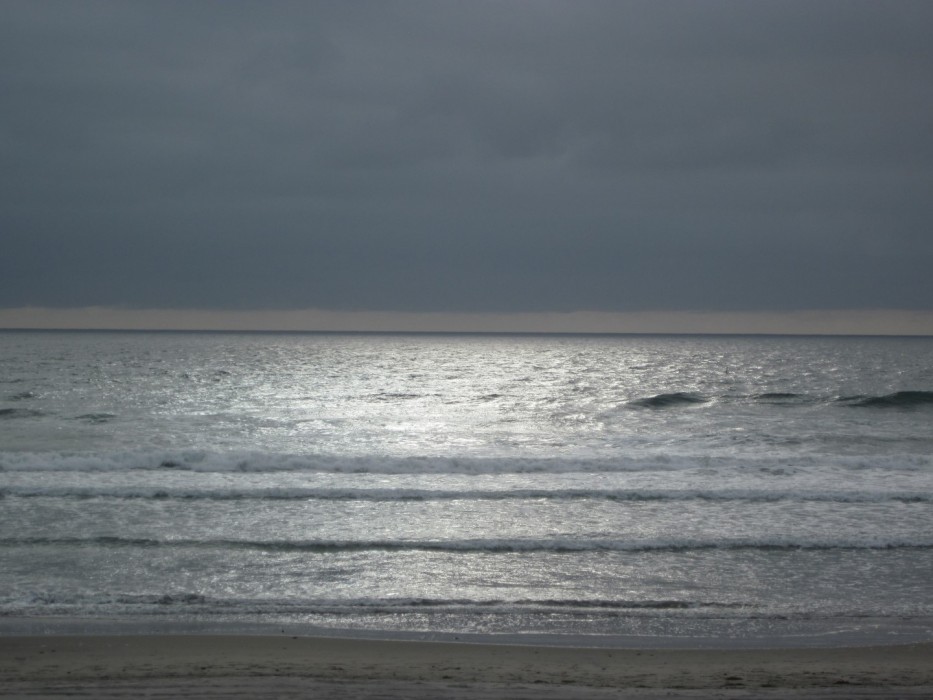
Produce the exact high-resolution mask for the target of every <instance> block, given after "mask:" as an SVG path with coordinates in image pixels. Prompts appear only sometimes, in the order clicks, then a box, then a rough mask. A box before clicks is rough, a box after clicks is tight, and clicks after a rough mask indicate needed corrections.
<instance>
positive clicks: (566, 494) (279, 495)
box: [0, 486, 933, 503]
mask: <svg viewBox="0 0 933 700" xmlns="http://www.w3.org/2000/svg"><path fill="white" fill-rule="evenodd" d="M8 496H9V497H18V498H76V499H88V498H112V499H124V500H132V499H141V500H191V501H200V500H203V501H240V500H264V501H457V500H469V501H516V500H540V501H544V500H552V501H569V500H594V501H596V500H599V501H620V502H638V501H730V502H732V501H746V502H761V503H770V502H778V501H795V502H820V503H823V502H828V503H888V502H899V503H933V492H920V491H810V490H797V491H788V490H776V489H775V490H770V489H720V490H715V489H709V490H695V489H694V490H690V489H684V490H670V489H522V488H517V489H508V490H488V489H486V490H481V489H475V490H474V489H463V490H443V489H407V488H386V489H367V488H359V489H356V488H293V487H282V488H252V489H197V488H166V487H161V486H127V487H107V486H7V487H4V488H0V498H2V497H8Z"/></svg>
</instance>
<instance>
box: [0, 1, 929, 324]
mask: <svg viewBox="0 0 933 700" xmlns="http://www.w3.org/2000/svg"><path fill="white" fill-rule="evenodd" d="M2 14H3V21H2V22H0V98H2V107H3V108H2V110H0V183H2V190H0V232H2V255H0V306H7V307H10V306H20V305H46V306H79V305H129V306H150V307H177V308H186V307H189V308H190V307H202V308H204V307H206V308H211V307H215V308H303V307H314V308H359V309H392V310H453V311H488V310H492V311H508V310H520V311H534V310H573V309H604V310H612V309H663V308H673V309H717V308H722V309H781V308H847V307H852V308H858V307H900V308H929V307H930V304H931V299H933V283H931V275H930V274H929V271H930V270H931V269H933V243H931V240H933V239H931V232H930V227H931V223H933V197H930V193H931V192H933V89H931V87H933V86H931V78H930V76H931V75H933V48H931V46H933V45H931V42H930V41H929V32H930V30H931V28H933V4H930V3H928V2H923V1H920V2H903V1H897V2H890V3H880V2H829V1H826V2H818V3H813V2H809V1H806V2H772V3H748V2H740V1H738V0H736V1H735V2H703V3H698V2H673V1H671V2H663V1H662V2H658V1H655V0H651V1H648V0H643V1H642V2H615V1H613V2H534V3H529V2H518V1H515V2H469V3H467V2H450V3H446V2H397V3H396V2H373V3H366V2H352V3H283V2H277V3H275V2H274V3H252V2H201V3H188V2H106V3H90V2H83V3H73V2H41V3H37V2H34V1H32V0H30V1H29V2H10V1H7V2H5V3H4V4H3V6H2Z"/></svg>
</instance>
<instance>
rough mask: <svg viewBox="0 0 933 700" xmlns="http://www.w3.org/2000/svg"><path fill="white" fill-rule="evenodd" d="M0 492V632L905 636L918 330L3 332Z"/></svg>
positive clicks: (930, 610)
mask: <svg viewBox="0 0 933 700" xmlns="http://www.w3.org/2000/svg"><path fill="white" fill-rule="evenodd" d="M0 496H2V497H0V623H2V620H7V621H8V622H9V621H11V620H16V621H18V623H22V621H24V620H25V621H40V620H42V621H44V620H47V619H49V618H50V617H55V618H56V619H58V620H59V621H61V620H65V621H72V622H74V621H96V622H98V623H113V624H121V623H123V622H126V621H128V620H132V621H134V622H135V623H136V624H141V625H157V624H163V623H172V624H183V625H188V626H190V627H192V628H200V629H203V628H206V627H208V626H211V625H217V624H227V625H229V624H240V625H248V624H262V625H269V624H275V625H277V626H288V627H289V628H290V629H296V628H302V629H305V628H308V629H310V628H320V627H324V628H328V629H342V630H347V629H350V630H364V631H368V632H372V633H386V632H389V633H401V632H407V633H429V632H430V633H450V634H471V633H478V634H508V635H522V636H524V637H525V638H529V639H530V638H532V637H534V638H535V639H537V638H543V637H541V635H573V636H580V635H585V636H587V637H588V638H589V639H592V640H597V639H607V638H609V639H614V638H621V637H637V638H639V639H640V640H642V641H644V640H645V639H649V640H651V639H654V640H657V641H658V642H659V643H663V642H664V641H665V640H668V641H669V640H671V639H673V640H682V641H684V642H685V643H687V642H689V641H690V640H701V639H706V640H709V639H720V640H721V639H726V640H733V641H738V642H742V641H743V640H744V641H749V640H752V639H757V640H762V639H764V640H768V643H781V640H790V639H793V640H796V642H799V641H800V640H801V639H810V640H812V641H813V642H814V643H830V644H831V643H843V642H850V641H852V640H853V639H857V640H867V641H904V640H912V639H918V638H931V637H933V632H931V629H933V625H931V623H930V620H931V618H933V585H931V583H930V581H933V339H923V338H917V339H909V338H801V337H703V336H689V337H688V336H671V337H657V336H655V337H652V336H476V335H328V334H186V333H177V334H176V333H38V332H37V333H27V332H5V333H0ZM8 626H9V625H8Z"/></svg>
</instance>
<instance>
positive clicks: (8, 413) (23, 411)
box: [0, 408, 45, 420]
mask: <svg viewBox="0 0 933 700" xmlns="http://www.w3.org/2000/svg"><path fill="white" fill-rule="evenodd" d="M44 415H45V414H44V413H43V412H42V411H37V410H35V409H34V408H0V419H2V420H13V419H16V418H39V417H40V416H44Z"/></svg>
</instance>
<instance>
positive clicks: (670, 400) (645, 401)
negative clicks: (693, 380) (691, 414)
mask: <svg viewBox="0 0 933 700" xmlns="http://www.w3.org/2000/svg"><path fill="white" fill-rule="evenodd" d="M708 401H709V399H708V398H706V397H705V396H701V395H700V394H693V393H689V392H682V391H677V392H674V393H671V394H657V395H655V396H648V397H645V398H641V399H634V400H632V401H629V402H628V403H627V404H626V406H631V407H633V408H674V407H677V406H694V405H697V404H702V403H707V402H708Z"/></svg>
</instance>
